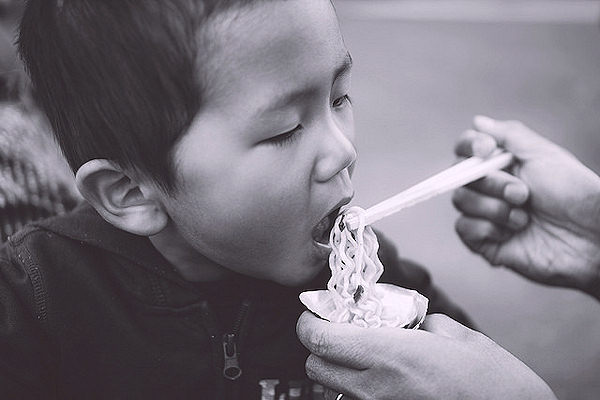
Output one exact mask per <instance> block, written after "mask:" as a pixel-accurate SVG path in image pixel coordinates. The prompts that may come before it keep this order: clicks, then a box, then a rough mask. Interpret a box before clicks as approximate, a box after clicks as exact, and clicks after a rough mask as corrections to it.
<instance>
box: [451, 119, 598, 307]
mask: <svg viewBox="0 0 600 400" xmlns="http://www.w3.org/2000/svg"><path fill="white" fill-rule="evenodd" d="M474 125H475V130H469V131H466V132H465V133H464V134H463V135H462V136H461V137H460V139H459V141H458V143H457V145H456V149H455V151H456V154H457V155H459V156H463V157H468V156H471V155H476V156H481V157H484V156H487V155H489V153H491V152H492V151H493V150H495V149H496V147H501V148H504V149H506V150H507V151H509V152H511V153H513V154H514V156H515V158H516V160H517V161H516V163H515V165H514V166H513V167H512V170H511V173H512V175H511V174H509V173H507V172H497V173H494V174H491V175H489V176H488V177H486V178H485V179H482V180H480V181H477V182H475V183H473V184H471V185H469V186H468V187H466V188H460V189H458V190H457V191H456V192H455V194H454V197H453V202H454V205H455V206H456V208H457V209H458V210H459V211H460V212H461V213H462V215H461V216H460V217H459V218H458V220H457V221H456V231H457V232H458V234H459V236H460V238H461V239H462V241H463V242H464V243H465V244H466V245H467V246H468V247H469V248H470V249H471V250H472V251H474V252H475V253H478V254H481V255H482V256H483V257H485V258H486V259H487V260H488V261H489V262H490V263H491V264H492V265H505V266H507V267H509V268H511V269H513V270H515V271H516V272H518V273H520V274H522V275H524V276H526V277H528V278H530V279H533V280H535V281H538V282H541V283H546V284H551V285H559V286H567V287H574V288H578V289H581V290H584V291H586V292H587V293H590V294H592V295H593V296H595V297H597V298H599V299H600V177H598V175H596V174H595V173H594V172H592V171H591V170H589V169H588V168H586V167H585V166H584V165H583V164H581V163H580V162H579V161H578V160H577V159H576V158H575V157H574V156H573V155H572V154H570V153H569V152H567V151H566V150H565V149H563V148H561V147H559V146H557V145H556V144H554V143H552V142H550V141H549V140H547V139H545V138H543V137H541V136H540V135H538V134H536V133H535V132H533V131H532V130H530V129H529V128H527V127H526V126H524V125H523V124H522V123H520V122H516V121H496V120H493V119H490V118H487V117H481V116H479V117H475V121H474Z"/></svg>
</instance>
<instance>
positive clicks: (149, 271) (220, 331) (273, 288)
mask: <svg viewBox="0 0 600 400" xmlns="http://www.w3.org/2000/svg"><path fill="white" fill-rule="evenodd" d="M380 255H381V258H382V261H383V263H384V265H385V266H386V274H385V279H384V280H386V281H392V282H395V283H398V284H400V285H402V286H406V287H411V288H415V289H417V290H419V291H420V292H421V293H423V294H424V295H426V296H428V297H429V298H430V301H431V304H430V311H431V312H445V313H447V314H449V315H450V316H453V317H454V318H457V319H459V320H462V321H465V317H464V315H463V314H462V313H461V312H460V311H459V310H458V309H456V308H455V307H454V306H453V305H452V304H450V303H449V302H447V301H446V299H445V298H444V297H443V295H441V294H440V293H439V291H437V290H436V289H435V288H434V287H433V286H432V285H431V283H430V279H429V275H428V274H427V273H426V272H425V271H424V270H423V269H422V268H420V267H418V266H416V265H415V264H412V263H410V262H407V261H404V260H400V259H399V258H398V257H397V255H396V252H395V249H394V248H393V246H391V245H390V244H389V243H388V242H387V241H385V240H382V243H381V249H380ZM328 275H329V271H328V270H327V269H326V268H325V269H324V271H323V273H322V274H321V275H320V276H318V277H317V278H316V279H315V280H314V281H313V282H311V283H310V284H309V285H307V286H306V287H305V288H289V287H284V286H280V285H277V284H274V283H271V282H267V281H260V280H256V279H252V278H249V277H243V276H238V277H237V278H235V279H231V280H228V281H222V282H213V283H190V282H188V281H185V280H184V279H183V278H181V277H180V275H179V274H178V273H177V272H176V271H175V270H174V268H173V267H172V266H171V265H170V264H169V263H168V262H167V261H166V260H165V259H164V258H163V257H162V256H161V255H160V254H159V253H158V252H157V251H156V249H155V248H154V247H153V246H152V245H151V243H150V241H149V240H148V239H147V238H143V237H139V236H135V235H131V234H128V233H126V232H123V231H120V230H118V229H116V228H114V227H112V226H111V225H109V224H107V223H106V222H104V221H103V220H102V219H101V218H100V217H99V216H98V214H97V213H96V212H95V211H93V210H92V209H91V208H90V207H89V206H84V207H80V208H78V209H76V210H75V211H74V212H72V213H70V214H66V215H64V216H61V217H56V218H53V219H49V220H46V221H43V222H39V223H37V224H35V225H32V226H29V227H27V228H25V229H24V230H23V231H21V232H20V233H18V234H17V235H15V236H13V237H12V238H11V239H10V241H9V242H8V243H7V244H6V245H5V246H4V247H3V248H2V249H1V250H0V398H2V399H29V398H43V399H95V398H98V399H150V398H161V399H167V398H168V399H184V398H185V399H188V398H196V399H224V400H226V399H230V398H231V399H233V398H235V399H260V398H261V390H262V388H261V386H260V384H259V382H260V381H262V380H265V379H277V380H279V382H280V384H279V386H278V388H277V390H280V391H287V390H288V389H287V387H286V386H287V385H288V384H290V382H292V383H291V385H295V386H298V387H301V386H303V389H300V388H298V389H296V392H300V391H301V390H304V391H305V392H310V391H311V390H312V389H311V388H310V385H308V384H306V382H305V380H306V377H305V374H304V362H305V360H306V357H307V355H308V353H307V351H306V350H305V349H304V348H303V347H302V346H301V344H300V343H299V341H298V340H297V338H296V334H295V324H296V319H297V318H298V316H299V315H300V313H301V312H302V311H303V306H302V305H301V303H300V302H299V301H298V293H299V292H300V291H302V290H304V289H306V288H309V287H310V288H324V287H325V284H326V282H327V279H328ZM240 372H241V375H239V373H240ZM226 375H227V376H228V377H226ZM238 375H239V376H238ZM262 384H263V385H265V382H263V383H262ZM304 398H307V399H308V398H312V397H310V396H308V395H307V396H306V397H304ZM315 398H316V397H315Z"/></svg>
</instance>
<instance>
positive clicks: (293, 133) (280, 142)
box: [263, 94, 352, 146]
mask: <svg viewBox="0 0 600 400" xmlns="http://www.w3.org/2000/svg"><path fill="white" fill-rule="evenodd" d="M347 104H352V99H351V98H350V95H348V94H345V95H343V96H341V97H338V98H337V99H335V100H334V101H333V103H332V107H333V108H342V107H344V106H345V105H347ZM302 130H303V127H302V125H301V124H298V125H296V127H295V128H294V129H292V130H289V131H287V132H284V133H281V134H279V135H276V136H273V137H270V138H268V139H266V140H264V141H263V142H265V143H269V144H274V145H277V146H284V145H287V144H290V143H291V142H293V141H294V140H296V139H298V138H299V136H300V134H301V133H302Z"/></svg>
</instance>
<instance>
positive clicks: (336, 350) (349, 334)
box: [296, 311, 376, 369]
mask: <svg viewBox="0 0 600 400" xmlns="http://www.w3.org/2000/svg"><path fill="white" fill-rule="evenodd" d="M296 333H297V334H298V338H299V339H300V341H301V342H302V344H303V345H304V346H305V347H306V348H307V349H308V350H309V351H310V352H311V353H313V354H315V355H317V356H319V357H321V358H323V359H326V360H329V361H331V362H334V363H336V364H340V365H344V366H346V367H350V368H355V369H364V368H367V367H369V366H370V361H371V356H372V350H373V346H375V345H376V343H371V344H370V345H369V346H368V348H367V346H365V345H364V343H365V341H368V338H369V336H370V334H369V332H368V331H367V329H366V328H361V327H358V326H354V325H350V324H336V323H331V322H328V321H325V320H322V319H320V318H317V317H316V316H315V315H314V314H312V313H311V312H309V311H305V312H304V313H303V314H302V315H301V316H300V318H299V319H298V323H297V324H296Z"/></svg>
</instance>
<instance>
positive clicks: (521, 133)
mask: <svg viewBox="0 0 600 400" xmlns="http://www.w3.org/2000/svg"><path fill="white" fill-rule="evenodd" d="M473 124H474V126H475V128H476V129H477V130H479V131H481V132H483V133H487V134H489V135H491V136H492V137H493V138H494V139H495V140H496V142H497V143H498V145H499V146H500V147H503V148H505V149H506V150H508V151H510V152H511V153H513V154H514V155H515V156H516V157H517V158H521V159H522V158H528V157H529V156H531V155H533V154H537V153H539V152H540V151H541V152H543V151H544V149H546V148H548V146H550V147H552V144H551V142H550V141H548V140H547V139H544V138H543V137H542V136H540V135H538V134H537V133H535V132H534V131H532V130H531V129H529V128H528V127H527V126H525V125H524V124H523V123H522V122H520V121H500V120H496V119H492V118H489V117H485V116H482V115H478V116H476V117H475V118H474V119H473Z"/></svg>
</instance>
